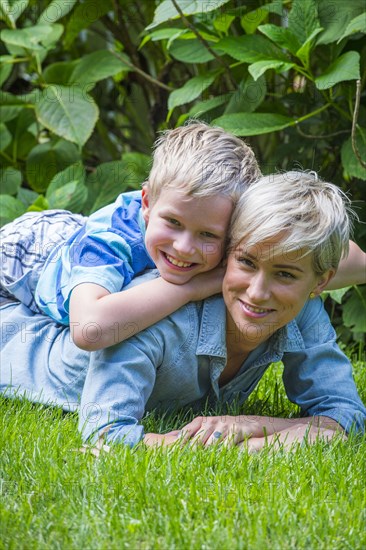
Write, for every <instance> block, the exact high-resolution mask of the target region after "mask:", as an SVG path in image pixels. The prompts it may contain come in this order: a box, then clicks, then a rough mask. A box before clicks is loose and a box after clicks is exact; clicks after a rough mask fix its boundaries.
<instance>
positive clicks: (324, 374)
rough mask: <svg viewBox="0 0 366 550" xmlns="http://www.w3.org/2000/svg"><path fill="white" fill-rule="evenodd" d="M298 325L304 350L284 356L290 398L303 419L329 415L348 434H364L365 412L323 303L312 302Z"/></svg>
mask: <svg viewBox="0 0 366 550" xmlns="http://www.w3.org/2000/svg"><path fill="white" fill-rule="evenodd" d="M297 323H298V328H299V330H300V333H301V336H302V339H303V341H304V348H303V349H302V350H299V351H293V352H288V353H285V355H284V357H283V363H284V365H285V369H284V373H283V381H284V385H285V389H286V393H287V396H288V398H289V399H290V401H292V402H293V403H296V404H297V405H299V406H300V408H301V411H302V415H303V416H328V417H330V418H332V419H334V420H335V421H336V422H338V423H339V424H340V425H341V426H342V428H343V429H344V430H345V431H346V432H347V433H348V432H349V431H350V430H351V429H356V431H361V432H364V430H365V420H366V409H365V406H364V405H363V403H362V401H361V399H360V397H359V395H358V392H357V388H356V385H355V382H354V379H353V376H352V365H351V363H350V361H349V359H348V358H347V357H346V356H345V354H344V353H343V352H342V351H341V350H340V348H339V346H338V344H337V343H336V334H335V331H334V329H333V327H332V325H331V323H330V320H329V317H328V314H327V313H326V311H325V309H324V305H323V302H322V300H321V299H320V298H318V299H317V300H311V301H309V302H308V303H307V305H306V306H305V308H304V309H303V311H302V312H301V313H300V315H299V317H298V318H297Z"/></svg>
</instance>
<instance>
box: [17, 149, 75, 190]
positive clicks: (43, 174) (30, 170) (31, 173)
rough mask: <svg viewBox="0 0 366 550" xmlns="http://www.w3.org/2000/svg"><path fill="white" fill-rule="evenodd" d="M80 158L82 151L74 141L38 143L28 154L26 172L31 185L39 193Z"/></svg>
mask: <svg viewBox="0 0 366 550" xmlns="http://www.w3.org/2000/svg"><path fill="white" fill-rule="evenodd" d="M79 160H80V153H79V151H78V149H77V147H76V145H74V144H73V143H70V142H69V141H65V140H63V139H58V140H52V141H48V142H46V143H42V144H40V145H37V146H36V147H34V148H33V149H32V151H31V152H30V154H29V155H28V158H27V162H26V174H27V179H28V183H29V186H30V187H31V188H32V189H33V190H34V191H37V192H38V193H42V192H43V191H45V190H46V189H47V186H48V185H49V183H50V181H51V180H52V178H53V177H54V176H55V174H57V172H60V171H61V170H64V169H65V168H66V167H67V166H70V165H71V164H74V163H75V162H78V161H79Z"/></svg>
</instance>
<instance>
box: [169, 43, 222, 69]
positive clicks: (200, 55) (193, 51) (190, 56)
mask: <svg viewBox="0 0 366 550" xmlns="http://www.w3.org/2000/svg"><path fill="white" fill-rule="evenodd" d="M212 45H213V44H212ZM169 53H170V55H171V56H172V57H174V58H175V59H178V61H183V62H184V63H206V62H207V61H212V60H213V59H214V56H213V55H212V54H211V53H210V52H209V51H208V50H207V48H205V46H204V45H203V44H202V43H201V42H200V41H199V40H198V39H197V38H195V39H193V40H175V41H174V42H173V43H172V45H171V47H170V48H169Z"/></svg>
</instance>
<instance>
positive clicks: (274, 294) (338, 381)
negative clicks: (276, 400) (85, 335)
mask: <svg viewBox="0 0 366 550" xmlns="http://www.w3.org/2000/svg"><path fill="white" fill-rule="evenodd" d="M347 209H349V205H348V200H347V198H346V197H345V196H344V195H343V194H342V192H341V191H340V190H339V189H338V188H337V187H336V186H333V185H332V184H328V183H324V182H322V181H320V180H319V179H318V178H317V177H316V175H315V174H312V173H310V174H307V173H301V172H288V173H285V174H279V175H276V176H269V177H266V178H262V179H261V180H259V181H258V182H256V183H254V184H252V185H251V186H250V187H249V189H248V190H247V191H246V193H245V194H244V196H243V198H242V200H241V202H240V203H239V205H238V207H237V209H236V211H235V214H234V217H233V221H232V225H231V231H230V248H229V250H230V252H229V254H228V258H227V270H226V275H225V278H224V283H223V298H222V297H221V296H214V297H211V298H208V299H206V300H204V301H203V302H194V303H190V304H187V305H186V306H184V307H183V308H181V309H180V310H178V311H177V312H175V313H174V314H172V315H170V316H169V317H167V318H166V319H164V320H162V321H161V322H159V323H157V324H156V325H154V326H152V327H150V328H149V329H146V330H145V331H142V332H141V333H139V334H137V335H136V336H133V337H132V338H130V339H129V340H127V341H125V342H123V343H122V344H118V345H115V346H113V347H110V348H107V349H104V350H99V351H96V352H94V353H92V354H89V353H88V352H82V351H81V350H78V349H77V348H76V347H75V346H74V345H73V343H72V341H71V338H70V333H69V329H68V328H65V327H60V326H58V325H56V324H54V323H53V322H52V321H50V320H47V319H45V317H43V316H38V315H33V314H31V313H30V312H29V310H27V309H26V308H25V307H24V306H22V305H11V304H10V305H8V306H5V307H4V308H2V315H3V319H4V320H5V325H7V327H8V328H7V332H6V335H5V336H7V338H4V334H5V331H4V332H3V342H4V347H3V351H2V355H1V364H2V377H1V384H2V388H3V391H6V392H7V394H8V395H13V394H14V393H16V392H18V393H17V395H18V396H19V389H20V390H21V392H23V393H24V392H25V393H26V394H27V396H28V397H29V398H31V399H33V400H37V401H41V402H46V403H48V404H49V403H50V402H53V403H55V404H58V405H61V406H63V408H64V409H66V410H73V409H75V408H78V409H79V419H80V420H79V427H80V430H81V431H82V433H83V436H84V438H85V439H90V440H92V441H95V440H96V439H98V437H99V436H100V435H101V434H103V436H104V437H105V439H106V441H108V442H119V441H122V442H124V443H126V444H129V445H134V444H136V443H137V442H138V441H140V440H142V439H143V440H144V441H145V443H146V444H147V445H155V444H171V443H174V442H176V441H177V440H179V441H183V442H185V441H188V440H191V439H192V440H193V441H194V442H197V441H198V442H200V443H202V444H204V445H210V444H212V443H216V442H217V441H223V442H225V444H241V443H242V442H243V441H244V440H248V441H247V444H248V446H249V448H250V449H253V450H257V449H259V448H261V447H262V446H263V445H264V444H266V442H268V441H271V439H275V440H277V441H280V442H281V441H282V442H285V443H286V444H290V443H291V442H293V441H302V440H303V438H307V440H308V441H310V442H312V441H314V440H315V439H316V438H317V437H324V438H331V437H333V435H334V434H337V433H339V432H341V433H342V434H345V433H348V432H349V431H350V430H351V429H352V427H354V428H355V429H357V430H362V429H363V427H364V421H365V418H366V410H365V407H364V406H363V404H362V402H361V400H360V398H359V396H358V394H357V390H356V387H355V384H354V381H353V378H352V369H351V365H350V362H349V360H348V359H347V357H346V356H345V355H344V354H343V353H342V352H341V350H340V349H339V347H338V345H337V344H336V341H335V333H334V330H333V328H332V327H331V324H330V321H329V318H328V316H327V314H326V312H325V311H324V307H323V302H322V300H321V299H320V298H319V294H320V293H321V292H322V290H323V288H324V287H325V286H326V285H327V284H328V282H329V281H330V279H331V278H332V277H333V275H334V273H335V272H336V269H337V266H338V263H339V260H340V258H341V257H342V255H345V254H346V253H347V247H348V240H349V226H350V221H349V215H348V214H347ZM22 326H23V327H24V326H25V327H26V329H27V334H28V338H24V337H23V338H22V334H21V332H22V331H21V329H20V327H22ZM14 350H17V357H16V360H15V358H14ZM280 360H282V361H283V364H284V375H283V380H284V384H285V389H286V393H287V395H288V397H289V399H290V400H291V401H293V402H295V403H297V404H298V405H299V406H300V408H301V411H302V415H303V416H305V417H306V418H305V417H304V418H301V419H278V418H268V417H257V416H256V417H250V416H240V417H230V416H226V417H219V418H218V417H210V418H207V417H206V418H205V417H197V418H196V419H194V421H193V422H191V423H189V424H188V425H186V426H185V427H183V428H182V430H181V431H180V432H171V433H169V434H165V435H162V434H145V435H144V432H143V428H142V426H141V425H140V423H139V422H140V420H141V418H142V417H143V415H144V413H145V412H146V411H148V410H152V409H160V410H165V411H166V410H171V409H173V408H174V409H176V408H177V407H178V408H179V407H182V406H187V405H189V406H192V407H195V408H197V409H199V408H202V406H203V404H204V403H207V402H208V403H209V404H214V403H216V402H217V401H222V402H224V403H230V402H231V401H233V400H235V401H236V402H238V403H239V404H240V403H243V402H245V400H246V399H247V397H248V395H249V394H250V393H251V392H252V391H253V389H254V388H255V386H256V384H257V383H258V382H259V380H260V379H261V377H262V376H263V374H264V372H265V371H266V369H267V367H268V366H269V365H270V364H271V363H272V362H274V361H280ZM12 365H13V367H12ZM79 398H80V404H78V403H77V402H78V400H79ZM248 438H249V439H248Z"/></svg>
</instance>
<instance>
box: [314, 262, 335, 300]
mask: <svg viewBox="0 0 366 550" xmlns="http://www.w3.org/2000/svg"><path fill="white" fill-rule="evenodd" d="M335 274H336V270H335V269H328V271H326V272H325V273H324V274H323V275H322V276H321V277H319V280H318V284H317V285H316V287H315V288H314V289H313V292H312V293H313V294H315V296H319V294H321V293H322V292H323V290H324V289H325V288H326V287H327V285H328V283H329V282H330V280H331V279H333V277H334V275H335Z"/></svg>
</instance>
